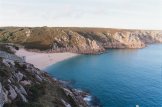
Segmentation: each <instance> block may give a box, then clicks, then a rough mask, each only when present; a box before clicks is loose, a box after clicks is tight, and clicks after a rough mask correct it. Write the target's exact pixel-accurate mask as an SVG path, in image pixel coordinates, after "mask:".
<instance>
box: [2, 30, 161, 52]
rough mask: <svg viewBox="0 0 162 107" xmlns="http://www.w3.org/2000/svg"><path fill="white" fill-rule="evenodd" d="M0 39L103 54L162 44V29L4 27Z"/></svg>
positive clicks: (52, 49)
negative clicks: (116, 49) (122, 49)
mask: <svg viewBox="0 0 162 107" xmlns="http://www.w3.org/2000/svg"><path fill="white" fill-rule="evenodd" d="M0 42H5V43H6V42H7V43H16V44H20V45H23V46H24V47H25V48H27V49H38V50H46V51H48V52H67V51H68V52H75V53H83V54H91V53H100V52H103V51H105V50H106V49H109V48H143V47H145V46H147V45H148V44H152V43H162V31H158V30H126V29H109V28H57V27H34V28H31V27H4V28H0Z"/></svg>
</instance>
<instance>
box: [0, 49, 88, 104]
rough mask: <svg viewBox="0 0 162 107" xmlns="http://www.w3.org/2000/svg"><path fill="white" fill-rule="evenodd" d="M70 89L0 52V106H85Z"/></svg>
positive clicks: (83, 95) (18, 58) (19, 60)
mask: <svg viewBox="0 0 162 107" xmlns="http://www.w3.org/2000/svg"><path fill="white" fill-rule="evenodd" d="M86 95H87V94H86V93H84V92H80V91H77V90H75V89H70V88H67V87H65V86H64V85H63V84H61V83H60V82H59V81H58V80H54V79H53V78H51V77H50V76H49V75H48V74H47V73H45V72H42V71H40V70H39V69H37V68H35V67H34V66H33V65H31V64H29V63H26V62H24V60H23V59H21V58H20V57H17V56H15V55H14V54H9V53H7V52H4V51H0V107H88V104H87V103H86V102H85V101H84V100H83V99H84V97H85V96H86Z"/></svg>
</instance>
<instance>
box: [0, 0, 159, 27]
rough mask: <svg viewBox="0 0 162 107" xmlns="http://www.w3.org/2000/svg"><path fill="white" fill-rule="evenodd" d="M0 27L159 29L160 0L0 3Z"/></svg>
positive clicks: (10, 0)
mask: <svg viewBox="0 0 162 107" xmlns="http://www.w3.org/2000/svg"><path fill="white" fill-rule="evenodd" d="M0 26H53V27H57V26H59V27H64V26H68V27H107V28H129V29H130V28H134V29H162V0H0Z"/></svg>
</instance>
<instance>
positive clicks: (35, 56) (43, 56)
mask: <svg viewBox="0 0 162 107" xmlns="http://www.w3.org/2000/svg"><path fill="white" fill-rule="evenodd" d="M16 55H18V56H20V57H25V61H26V62H28V63H31V64H33V65H34V66H35V67H37V68H39V69H45V68H46V67H48V66H50V65H52V64H55V63H58V62H61V61H63V60H66V59H69V58H72V57H75V56H78V55H79V54H76V53H69V52H65V53H40V52H31V51H27V50H25V49H19V50H18V51H16Z"/></svg>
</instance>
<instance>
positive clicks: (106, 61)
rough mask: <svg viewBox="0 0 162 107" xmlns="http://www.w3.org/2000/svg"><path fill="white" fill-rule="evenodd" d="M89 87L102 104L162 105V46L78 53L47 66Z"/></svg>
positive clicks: (57, 74) (112, 106)
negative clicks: (100, 52)
mask: <svg viewBox="0 0 162 107" xmlns="http://www.w3.org/2000/svg"><path fill="white" fill-rule="evenodd" d="M46 70H47V71H48V72H49V73H50V74H52V75H54V76H55V77H56V78H59V79H62V80H70V81H73V84H72V86H74V87H75V88H78V89H82V90H89V91H90V93H91V94H92V95H94V96H96V97H97V98H98V99H99V100H100V103H101V104H102V106H103V107H136V105H139V106H140V107H162V45H159V44H157V45H150V46H149V47H146V48H144V49H134V50H131V49H112V50H109V51H107V53H104V54H101V55H81V56H78V57H75V58H72V59H69V60H66V61H63V62H60V63H57V64H55V65H52V66H51V67H49V68H47V69H46Z"/></svg>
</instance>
